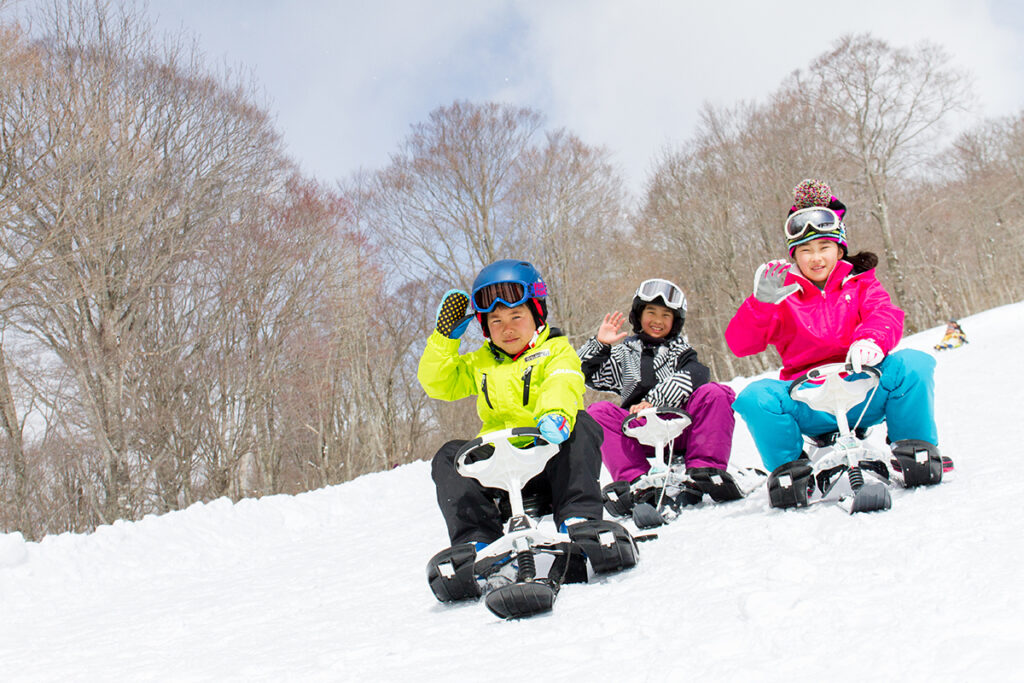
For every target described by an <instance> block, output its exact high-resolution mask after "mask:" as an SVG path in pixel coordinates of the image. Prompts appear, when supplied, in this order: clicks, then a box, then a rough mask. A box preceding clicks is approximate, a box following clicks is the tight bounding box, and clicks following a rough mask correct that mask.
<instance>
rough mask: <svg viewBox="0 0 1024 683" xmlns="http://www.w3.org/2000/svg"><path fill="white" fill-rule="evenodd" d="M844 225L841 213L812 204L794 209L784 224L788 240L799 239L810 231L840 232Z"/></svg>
mask: <svg viewBox="0 0 1024 683" xmlns="http://www.w3.org/2000/svg"><path fill="white" fill-rule="evenodd" d="M842 227H843V223H842V221H841V220H840V219H839V215H838V214H836V212H835V211H833V210H832V209H826V208H825V207H823V206H811V207H808V208H806V209H800V210H799V211H794V212H793V213H791V214H790V215H789V218H787V219H786V222H785V223H784V224H783V229H784V230H785V231H786V240H787V241H789V242H792V241H793V240H798V239H800V238H801V237H804V236H806V235H807V234H808V233H838V232H839V231H840V230H841V229H842Z"/></svg>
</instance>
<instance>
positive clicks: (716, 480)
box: [686, 467, 743, 503]
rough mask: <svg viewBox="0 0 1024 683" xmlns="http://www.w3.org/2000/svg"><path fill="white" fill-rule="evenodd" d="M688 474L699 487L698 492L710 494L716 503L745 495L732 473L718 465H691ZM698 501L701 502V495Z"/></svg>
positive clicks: (695, 485)
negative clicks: (719, 467)
mask: <svg viewBox="0 0 1024 683" xmlns="http://www.w3.org/2000/svg"><path fill="white" fill-rule="evenodd" d="M686 476H688V477H689V478H690V480H691V481H692V482H693V486H694V487H695V488H696V489H698V493H700V494H704V493H706V494H708V495H709V496H711V500H713V501H715V502H716V503H724V502H725V501H729V500H739V499H740V498H742V497H743V492H742V491H740V487H739V486H737V485H736V480H735V479H733V478H732V475H731V474H729V473H728V472H726V471H725V470H720V469H718V468H717V467H691V468H690V469H688V470H686ZM697 502H700V497H699V496H698V498H697Z"/></svg>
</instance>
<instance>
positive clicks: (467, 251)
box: [362, 101, 541, 291]
mask: <svg viewBox="0 0 1024 683" xmlns="http://www.w3.org/2000/svg"><path fill="white" fill-rule="evenodd" d="M540 125H541V116H540V114H538V113H537V112H534V111H532V110H529V109H523V108H516V107H511V106H507V105H499V104H494V103H487V104H481V105H476V104H471V103H469V102H463V101H459V102H455V103H454V104H452V105H451V106H448V107H440V108H438V109H435V110H434V111H432V112H431V113H430V115H429V117H428V120H427V121H426V122H424V123H420V124H416V125H414V126H413V127H412V133H411V134H410V135H409V137H408V138H406V140H405V141H404V142H403V144H402V146H401V151H400V152H399V153H398V154H396V155H394V156H393V157H392V161H391V164H390V165H389V166H388V167H387V168H386V169H384V170H383V171H381V172H380V173H379V174H378V175H377V178H376V182H375V183H374V186H373V191H372V193H371V194H369V195H366V196H364V198H363V199H362V202H363V203H365V204H366V209H365V210H364V212H363V214H362V217H363V219H364V220H365V221H366V225H367V227H368V229H369V230H370V232H372V233H373V234H374V235H375V236H376V239H378V240H380V241H381V243H382V245H383V246H384V247H385V248H386V249H387V250H388V252H389V254H390V255H391V257H392V258H393V260H394V261H395V263H396V266H397V268H398V269H399V270H400V271H401V272H404V273H408V274H411V276H412V277H413V278H418V277H429V278H430V279H431V280H433V281H434V282H438V283H445V284H444V285H443V286H448V285H456V284H460V285H461V284H462V283H463V282H465V281H466V280H467V279H469V278H471V277H472V274H473V271H474V270H475V269H476V268H478V267H479V265H480V264H484V263H489V262H491V261H494V260H496V259H499V258H509V257H510V256H511V255H512V254H514V253H516V252H518V251H519V248H520V242H519V240H520V235H521V231H522V219H521V216H520V215H519V214H518V213H517V212H516V210H515V209H516V208H517V206H516V204H515V202H514V201H512V199H513V197H515V196H517V195H518V194H519V193H518V186H519V184H520V183H522V182H523V176H524V173H523V167H522V164H523V160H524V156H525V155H526V153H527V152H528V150H529V149H530V148H531V146H532V145H533V137H534V136H535V134H536V133H537V131H538V130H539V128H540ZM441 291H444V290H443V289H442V290H441Z"/></svg>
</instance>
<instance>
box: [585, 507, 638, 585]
mask: <svg viewBox="0 0 1024 683" xmlns="http://www.w3.org/2000/svg"><path fill="white" fill-rule="evenodd" d="M569 538H570V539H572V542H573V543H575V544H576V545H578V546H579V547H580V548H581V549H582V550H583V553H584V554H585V555H586V556H587V559H588V560H590V566H591V567H593V568H594V572H595V573H597V574H608V573H610V572H616V571H619V570H620V569H629V568H631V567H633V566H635V565H636V563H637V560H638V559H639V558H638V553H637V549H636V541H634V540H633V537H632V536H631V535H630V533H629V531H627V530H626V528H625V527H624V526H622V525H621V524H619V523H618V522H613V521H611V520H607V519H603V520H602V519H591V520H587V521H585V522H579V523H577V524H573V525H571V526H570V527H569Z"/></svg>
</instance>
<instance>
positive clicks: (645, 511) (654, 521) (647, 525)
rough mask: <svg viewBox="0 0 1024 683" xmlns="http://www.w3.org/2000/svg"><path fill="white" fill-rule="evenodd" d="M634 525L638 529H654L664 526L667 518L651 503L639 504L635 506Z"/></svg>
mask: <svg viewBox="0 0 1024 683" xmlns="http://www.w3.org/2000/svg"><path fill="white" fill-rule="evenodd" d="M633 523H634V524H636V528H637V529H653V528H655V527H659V526H661V525H662V524H664V523H665V518H664V517H662V516H661V513H660V512H658V511H657V510H656V509H655V508H654V506H653V505H651V504H650V503H638V504H637V505H635V506H633Z"/></svg>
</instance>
